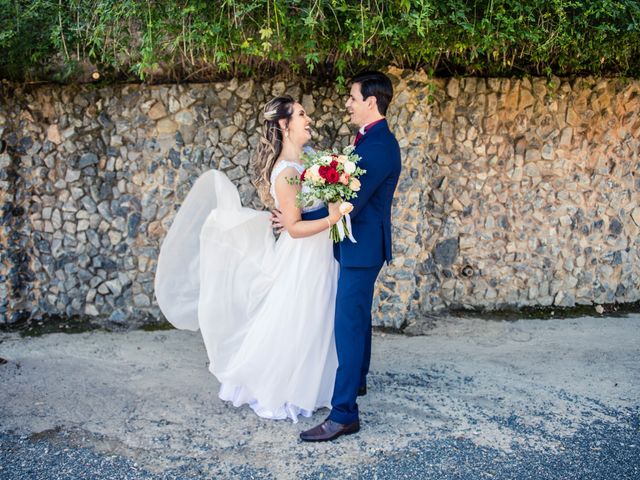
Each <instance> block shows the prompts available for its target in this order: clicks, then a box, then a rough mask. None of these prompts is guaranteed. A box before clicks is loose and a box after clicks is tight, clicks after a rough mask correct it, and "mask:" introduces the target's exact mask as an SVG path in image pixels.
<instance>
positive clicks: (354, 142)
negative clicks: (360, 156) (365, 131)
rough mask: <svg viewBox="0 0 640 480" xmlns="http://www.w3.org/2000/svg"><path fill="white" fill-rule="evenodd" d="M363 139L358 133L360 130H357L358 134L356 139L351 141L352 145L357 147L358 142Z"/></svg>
mask: <svg viewBox="0 0 640 480" xmlns="http://www.w3.org/2000/svg"><path fill="white" fill-rule="evenodd" d="M362 137H363V135H362V134H361V133H360V130H358V133H357V134H356V139H355V140H354V141H353V144H354V145H358V142H359V141H360V139H361V138H362Z"/></svg>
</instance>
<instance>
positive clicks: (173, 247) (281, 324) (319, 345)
mask: <svg viewBox="0 0 640 480" xmlns="http://www.w3.org/2000/svg"><path fill="white" fill-rule="evenodd" d="M286 167H293V168H295V169H296V170H297V171H298V172H301V171H302V168H303V167H302V166H301V165H299V164H297V163H292V162H282V161H281V162H280V163H278V164H277V165H276V167H275V168H274V170H273V173H272V175H271V185H272V189H271V195H272V196H273V197H274V200H275V203H276V207H277V206H278V199H277V198H276V196H275V192H274V190H273V185H274V183H275V182H274V180H275V179H276V178H277V176H278V175H279V174H280V173H281V172H282V171H283V169H284V168H286ZM321 207H322V204H321V203H316V204H315V205H313V206H311V207H308V208H305V209H304V210H303V211H305V212H307V211H313V210H315V209H318V208H321ZM337 276H338V264H337V262H336V261H335V260H334V258H333V245H332V242H331V240H330V238H329V233H328V232H327V231H323V232H320V233H318V234H316V235H313V236H310V237H306V238H299V239H293V238H291V237H290V236H289V234H288V233H286V232H283V233H282V234H281V235H280V237H279V238H278V240H277V241H276V240H275V237H274V235H273V231H272V228H271V221H270V214H269V212H264V211H257V210H253V209H249V208H243V207H242V205H241V203H240V196H239V194H238V191H237V189H236V187H235V186H234V185H233V183H231V181H230V180H229V179H228V178H227V177H226V175H225V174H224V173H222V172H219V171H217V170H210V171H208V172H206V173H204V174H203V175H202V176H201V177H200V178H199V179H198V180H197V181H196V183H195V184H194V186H193V188H192V189H191V191H190V192H189V194H188V195H187V197H186V199H185V201H184V202H183V204H182V206H181V207H180V210H179V211H178V213H177V215H176V217H175V219H174V221H173V224H172V225H171V228H170V230H169V232H168V234H167V236H166V238H165V240H164V242H163V244H162V247H161V249H160V255H159V257H158V266H157V270H156V277H155V294H156V298H157V300H158V304H159V306H160V309H161V310H162V312H163V313H164V315H165V316H166V317H167V319H168V320H169V322H171V323H172V324H173V325H174V326H175V327H176V328H181V329H189V330H197V329H198V328H199V329H200V332H201V334H202V338H203V339H204V344H205V347H206V350H207V354H208V356H209V362H210V363H209V370H210V371H211V372H212V373H213V374H214V375H215V376H216V378H217V379H218V380H219V381H220V384H221V386H220V391H219V396H220V398H221V399H223V400H227V401H230V402H233V405H234V406H240V405H243V404H249V406H250V407H251V408H252V409H253V410H254V411H255V412H256V413H257V414H258V415H259V416H261V417H265V418H272V419H284V418H290V419H292V420H293V421H294V422H296V421H297V417H298V415H303V416H307V417H308V416H311V414H312V413H313V411H314V410H315V409H317V408H321V407H328V408H330V407H331V396H332V393H333V383H334V379H335V372H336V368H337V364H338V361H337V356H336V349H335V340H334V335H333V318H334V308H335V294H336V284H337Z"/></svg>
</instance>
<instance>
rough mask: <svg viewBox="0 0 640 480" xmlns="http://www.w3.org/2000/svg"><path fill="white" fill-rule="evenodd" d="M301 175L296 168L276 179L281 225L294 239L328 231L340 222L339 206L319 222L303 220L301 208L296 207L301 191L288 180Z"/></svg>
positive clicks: (283, 172)
mask: <svg viewBox="0 0 640 480" xmlns="http://www.w3.org/2000/svg"><path fill="white" fill-rule="evenodd" d="M298 176H299V174H298V172H297V171H296V170H295V169H294V168H286V169H284V170H283V171H282V172H281V173H280V175H278V177H277V178H276V181H275V182H276V184H275V190H276V197H278V203H279V204H280V212H281V215H280V218H279V220H280V223H281V225H282V227H283V228H284V230H286V231H287V232H288V233H289V235H290V236H291V237H292V238H302V237H310V236H311V235H315V234H316V233H320V232H322V231H323V230H327V229H328V228H329V227H331V225H334V224H335V223H337V222H338V220H340V218H341V217H342V215H341V214H340V212H339V210H338V208H337V205H336V206H332V207H331V208H330V209H329V216H327V217H324V218H320V219H318V220H302V214H301V212H300V208H298V206H297V205H296V195H297V194H298V192H299V191H300V187H299V186H298V185H291V184H289V182H288V181H287V179H288V178H296V177H298Z"/></svg>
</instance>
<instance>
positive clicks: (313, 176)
mask: <svg viewBox="0 0 640 480" xmlns="http://www.w3.org/2000/svg"><path fill="white" fill-rule="evenodd" d="M304 178H305V179H307V178H308V179H309V180H311V181H312V182H320V183H324V178H322V177H321V176H320V165H312V166H310V167H309V168H307V171H306V173H305V174H304Z"/></svg>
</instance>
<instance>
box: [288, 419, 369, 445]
mask: <svg viewBox="0 0 640 480" xmlns="http://www.w3.org/2000/svg"><path fill="white" fill-rule="evenodd" d="M359 430H360V422H359V421H358V420H356V421H355V422H353V423H347V424H344V423H338V422H334V421H333V420H329V419H328V418H327V419H326V420H325V421H324V422H322V423H321V424H320V425H317V426H315V427H313V428H312V429H310V430H307V431H305V432H302V433H301V434H300V440H302V441H303V442H327V441H330V440H335V439H336V438H338V437H339V436H341V435H351V434H352V433H356V432H358V431H359Z"/></svg>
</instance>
